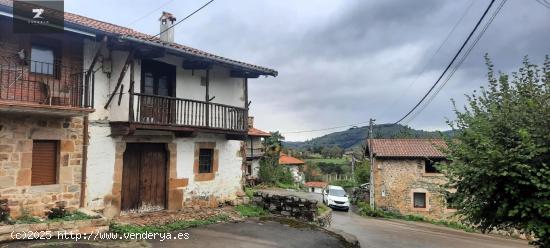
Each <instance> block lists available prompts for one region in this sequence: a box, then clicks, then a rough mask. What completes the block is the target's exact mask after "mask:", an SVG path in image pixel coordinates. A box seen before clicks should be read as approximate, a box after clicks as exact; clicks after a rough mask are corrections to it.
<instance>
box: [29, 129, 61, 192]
mask: <svg viewBox="0 0 550 248" xmlns="http://www.w3.org/2000/svg"><path fill="white" fill-rule="evenodd" d="M58 154H59V142H58V141H54V140H35V141H33V147H32V167H31V185H49V184H56V183H57V157H58Z"/></svg>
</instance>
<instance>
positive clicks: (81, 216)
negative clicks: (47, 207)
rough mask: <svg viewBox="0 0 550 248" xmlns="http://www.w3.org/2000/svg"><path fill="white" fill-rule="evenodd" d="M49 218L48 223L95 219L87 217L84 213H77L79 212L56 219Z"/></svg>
mask: <svg viewBox="0 0 550 248" xmlns="http://www.w3.org/2000/svg"><path fill="white" fill-rule="evenodd" d="M48 218H49V221H52V222H54V221H73V220H91V219H96V218H94V217H92V216H89V215H87V214H85V213H82V212H79V211H75V212H73V213H66V214H65V215H63V216H62V217H57V218H50V217H49V216H48Z"/></svg>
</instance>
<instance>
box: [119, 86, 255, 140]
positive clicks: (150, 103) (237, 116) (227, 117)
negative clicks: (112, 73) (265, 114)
mask: <svg viewBox="0 0 550 248" xmlns="http://www.w3.org/2000/svg"><path fill="white" fill-rule="evenodd" d="M247 115H248V113H247V110H246V109H245V108H240V107H235V106H229V105H225V104H219V103H211V102H204V101H197V100H190V99H182V98H176V97H168V96H157V95H146V94H141V93H132V94H130V106H129V122H127V123H126V122H111V131H112V134H114V135H129V134H132V133H133V132H134V131H135V130H140V129H142V130H163V131H174V132H176V134H179V135H181V136H187V135H192V134H193V133H194V132H197V131H198V132H213V133H223V134H228V135H235V137H237V138H235V139H243V138H244V137H245V135H246V132H247V130H248V128H247V127H248V126H247V125H248V123H247V119H248V117H247Z"/></svg>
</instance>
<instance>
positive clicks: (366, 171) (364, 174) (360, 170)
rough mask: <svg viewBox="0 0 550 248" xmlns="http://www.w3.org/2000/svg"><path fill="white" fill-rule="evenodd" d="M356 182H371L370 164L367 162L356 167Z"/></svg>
mask: <svg viewBox="0 0 550 248" xmlns="http://www.w3.org/2000/svg"><path fill="white" fill-rule="evenodd" d="M355 181H356V182H357V183H358V184H363V183H368V182H370V164H369V162H368V161H367V160H365V161H363V162H362V163H357V166H356V167H355Z"/></svg>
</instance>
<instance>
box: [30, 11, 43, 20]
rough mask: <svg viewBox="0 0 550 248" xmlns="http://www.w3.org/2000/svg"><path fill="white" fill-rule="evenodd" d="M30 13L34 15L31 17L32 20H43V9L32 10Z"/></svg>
mask: <svg viewBox="0 0 550 248" xmlns="http://www.w3.org/2000/svg"><path fill="white" fill-rule="evenodd" d="M32 13H35V15H34V16H33V17H32V18H33V19H43V18H44V17H42V13H44V9H32Z"/></svg>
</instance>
